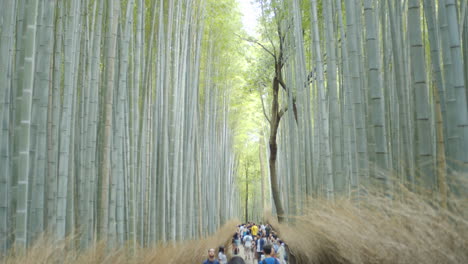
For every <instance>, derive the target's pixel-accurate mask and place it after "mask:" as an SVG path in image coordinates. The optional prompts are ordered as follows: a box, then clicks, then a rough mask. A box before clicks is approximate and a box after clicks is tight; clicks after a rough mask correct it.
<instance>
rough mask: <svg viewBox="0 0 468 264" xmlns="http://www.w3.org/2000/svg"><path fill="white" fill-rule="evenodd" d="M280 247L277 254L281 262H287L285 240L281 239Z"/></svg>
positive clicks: (283, 263) (282, 263)
mask: <svg viewBox="0 0 468 264" xmlns="http://www.w3.org/2000/svg"><path fill="white" fill-rule="evenodd" d="M278 243H279V245H280V246H279V248H278V253H277V254H276V256H277V257H278V258H279V260H280V263H281V264H286V249H285V245H284V243H283V241H281V240H279V241H278Z"/></svg>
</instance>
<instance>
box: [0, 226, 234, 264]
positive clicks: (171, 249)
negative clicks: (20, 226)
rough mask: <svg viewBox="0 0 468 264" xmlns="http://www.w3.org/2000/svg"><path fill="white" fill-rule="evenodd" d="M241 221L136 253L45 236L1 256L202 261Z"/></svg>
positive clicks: (26, 260) (10, 263)
mask: <svg viewBox="0 0 468 264" xmlns="http://www.w3.org/2000/svg"><path fill="white" fill-rule="evenodd" d="M237 224H238V222H237V221H231V222H228V223H226V224H225V225H224V226H223V227H222V228H221V229H220V230H219V231H218V232H217V233H216V234H215V235H213V236H210V237H207V238H205V239H201V240H197V241H186V242H182V243H177V244H175V245H165V246H162V245H161V246H156V247H153V248H140V249H136V250H135V252H134V253H135V254H132V252H131V250H130V248H129V247H123V248H120V249H117V250H113V251H109V250H108V249H106V245H105V244H104V243H101V244H98V245H97V246H95V247H93V248H90V249H88V250H87V251H84V252H77V251H76V250H71V249H67V247H68V246H67V244H68V243H62V244H60V245H54V243H53V242H52V241H50V240H47V239H41V240H40V241H39V242H37V243H36V244H35V245H34V246H33V247H32V248H30V249H29V250H28V251H27V252H26V253H25V254H21V253H19V252H14V251H11V252H10V253H9V256H7V257H5V258H3V259H0V263H5V264H16V263H21V264H33V263H34V264H38V263H48V264H49V263H67V264H68V263H86V264H94V263H96V264H98V263H99V264H101V263H111V264H119V263H145V264H146V263H148V264H149V263H155V264H158V263H161V264H163V263H164V264H170V263H174V264H175V263H177V264H188V263H202V262H203V260H204V259H206V257H207V250H208V249H209V248H215V249H217V247H218V246H220V245H225V246H228V245H229V244H230V242H231V241H230V239H231V237H232V234H233V233H234V230H235V226H236V225H237Z"/></svg>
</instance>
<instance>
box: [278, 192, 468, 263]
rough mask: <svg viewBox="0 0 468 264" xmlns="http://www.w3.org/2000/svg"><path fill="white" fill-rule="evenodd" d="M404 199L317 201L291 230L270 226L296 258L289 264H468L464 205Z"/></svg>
mask: <svg viewBox="0 0 468 264" xmlns="http://www.w3.org/2000/svg"><path fill="white" fill-rule="evenodd" d="M404 196H405V197H399V198H398V199H393V200H391V201H390V200H389V199H388V198H386V197H382V196H378V195H373V194H370V195H368V196H366V198H365V200H362V201H361V202H360V203H359V205H357V204H356V203H355V202H351V201H349V200H338V201H335V202H329V201H326V200H318V199H316V200H313V201H311V204H312V206H310V207H309V209H308V210H307V213H306V214H305V215H303V216H301V217H296V218H294V219H292V221H293V222H294V223H295V224H294V225H292V224H290V225H287V224H278V223H277V222H275V219H274V218H270V222H271V223H272V225H273V226H274V228H275V229H276V230H277V231H278V233H279V235H280V236H281V237H282V238H283V239H284V240H285V241H286V243H287V244H288V245H289V248H290V251H291V252H292V254H293V255H294V256H295V257H293V258H295V262H292V264H294V263H296V264H297V263H307V264H313V263H380V264H385V263H412V264H413V263H426V264H427V263H468V219H467V206H468V201H467V200H466V199H465V200H463V201H452V203H451V206H450V208H452V210H451V211H448V210H445V209H442V208H440V207H438V206H436V205H434V204H433V203H430V202H428V201H427V200H425V199H423V198H421V196H419V195H415V194H412V193H409V192H406V193H405V195H404ZM453 209H457V210H453ZM454 212H456V213H454Z"/></svg>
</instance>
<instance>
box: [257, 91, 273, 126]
mask: <svg viewBox="0 0 468 264" xmlns="http://www.w3.org/2000/svg"><path fill="white" fill-rule="evenodd" d="M259 90H260V89H259ZM260 100H261V101H262V109H263V114H264V115H265V118H266V120H267V121H268V123H270V126H271V120H270V118H268V115H267V113H266V111H265V104H264V103H263V97H262V94H261V93H260Z"/></svg>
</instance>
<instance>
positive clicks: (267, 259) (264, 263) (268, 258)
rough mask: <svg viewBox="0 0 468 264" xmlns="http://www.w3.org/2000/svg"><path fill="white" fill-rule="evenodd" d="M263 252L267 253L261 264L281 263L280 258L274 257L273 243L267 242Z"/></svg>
mask: <svg viewBox="0 0 468 264" xmlns="http://www.w3.org/2000/svg"><path fill="white" fill-rule="evenodd" d="M263 253H264V254H265V259H263V260H262V261H261V262H260V263H259V264H280V262H279V260H278V259H276V258H274V257H272V256H271V253H272V248H271V245H269V244H267V245H265V246H264V247H263Z"/></svg>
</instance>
